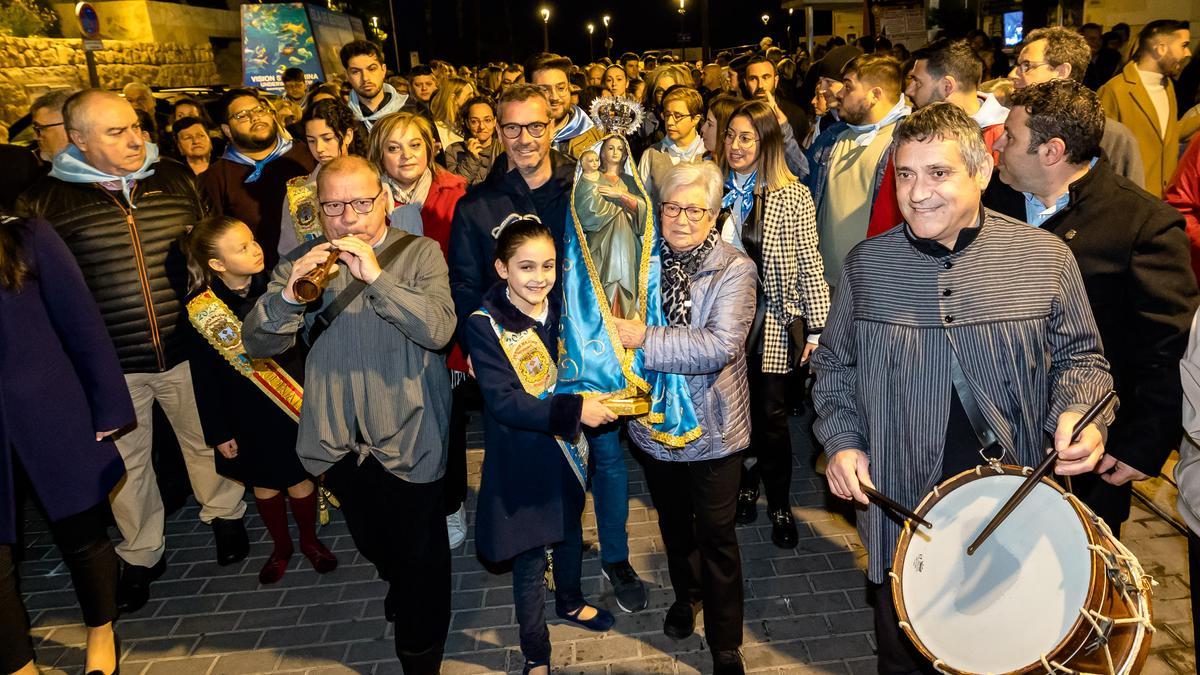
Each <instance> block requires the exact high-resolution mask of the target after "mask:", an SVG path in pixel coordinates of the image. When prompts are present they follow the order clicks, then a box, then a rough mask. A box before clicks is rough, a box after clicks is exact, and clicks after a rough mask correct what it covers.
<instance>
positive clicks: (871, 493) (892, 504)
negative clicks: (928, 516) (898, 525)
mask: <svg viewBox="0 0 1200 675" xmlns="http://www.w3.org/2000/svg"><path fill="white" fill-rule="evenodd" d="M858 487H859V489H860V490H862V491H863V492H864V493H866V495H867V496H868V497H870V498H872V499H874V500H875V501H877V502H879V503H880V504H882V505H884V506H886V507H888V508H889V509H891V510H893V511H895V512H896V513H898V514H900V515H902V516H904V517H905V518H907V519H909V520H911V521H913V522H915V523H917V524H918V525H924V526H925V527H927V528H929V529H931V530H932V529H933V524H932V523H930V522H929V521H928V520H925V519H924V518H922V517H921V516H918V515H917V514H916V513H914V512H912V511H909V510H908V509H906V508H904V507H903V506H901V505H900V502H897V501H896V500H894V499H892V498H891V497H889V496H887V495H885V494H883V493H882V492H880V491H879V490H876V489H875V488H873V487H870V486H869V485H862V484H860V485H859V486H858Z"/></svg>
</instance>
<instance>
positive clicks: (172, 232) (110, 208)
mask: <svg viewBox="0 0 1200 675" xmlns="http://www.w3.org/2000/svg"><path fill="white" fill-rule="evenodd" d="M133 203H134V204H136V205H137V208H136V209H132V210H131V209H130V208H129V205H128V204H126V203H125V198H124V196H123V195H122V194H121V193H120V192H114V191H110V190H105V189H104V188H102V187H100V186H99V185H96V184H83V183H66V182H63V181H61V180H58V179H57V178H51V177H49V176H47V177H46V178H43V179H42V180H41V181H39V182H38V183H37V184H35V185H34V186H33V187H32V188H30V190H29V191H28V192H27V193H25V195H23V196H22V198H21V200H20V202H19V204H18V207H17V208H18V211H19V212H20V213H22V214H23V215H27V216H35V215H36V216H38V217H41V218H44V219H46V220H47V221H49V222H50V223H52V224H53V225H54V229H55V230H57V232H58V234H59V236H61V237H62V239H63V241H65V242H66V243H67V246H68V247H69V248H70V249H71V253H73V254H74V255H75V259H76V260H77V261H78V262H79V267H80V268H81V269H82V270H83V276H84V279H85V280H86V281H87V285H88V288H90V289H91V290H92V295H93V296H94V297H95V298H96V304H98V305H99V306H100V313H101V314H103V315H104V324H105V326H106V327H107V328H108V334H109V335H110V336H111V337H112V340H113V344H114V345H116V348H117V356H118V357H120V359H121V368H122V370H124V371H125V372H126V373H156V372H162V371H164V370H169V369H170V368H173V367H175V366H176V365H178V364H180V363H182V362H184V361H186V360H187V355H188V349H189V348H190V346H191V344H192V341H193V340H195V339H196V337H195V333H194V331H193V330H192V328H191V326H190V325H188V319H187V316H186V315H185V313H184V304H183V299H184V297H186V290H187V264H186V262H185V260H184V256H183V253H182V251H181V250H180V248H179V238H180V236H181V235H182V234H183V233H184V231H185V229H186V228H188V227H191V226H192V225H194V224H195V223H196V221H197V220H199V219H200V218H202V217H203V216H204V215H205V214H207V213H208V212H209V208H208V202H207V198H205V197H204V196H203V195H202V193H201V192H200V191H199V190H198V189H197V187H196V184H195V182H194V181H193V179H192V172H191V171H190V170H188V168H187V167H185V166H184V165H183V164H180V163H179V162H176V161H175V160H172V159H167V158H163V159H160V160H159V161H158V163H157V164H155V168H154V175H153V176H150V177H149V178H146V179H145V180H141V181H138V183H137V186H136V188H135V189H134V192H133Z"/></svg>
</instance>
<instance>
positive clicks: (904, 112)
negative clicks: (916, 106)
mask: <svg viewBox="0 0 1200 675" xmlns="http://www.w3.org/2000/svg"><path fill="white" fill-rule="evenodd" d="M911 114H912V107H911V106H909V105H908V101H907V100H906V99H905V98H904V94H901V95H900V100H899V101H897V102H896V105H894V106H892V109H891V110H889V111H888V113H887V114H886V115H884V116H883V119H881V120H879V121H878V122H876V123H875V124H849V123H847V126H848V127H849V128H850V138H851V142H852V143H854V144H855V145H857V146H858V147H860V148H865V147H867V146H868V145H870V144H871V142H872V141H874V140H875V137H876V136H878V135H879V130H880V129H882V128H884V127H886V126H887V125H889V124H892V123H893V122H896V121H897V120H899V119H900V118H901V117H907V116H909V115H911Z"/></svg>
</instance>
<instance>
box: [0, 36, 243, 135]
mask: <svg viewBox="0 0 1200 675" xmlns="http://www.w3.org/2000/svg"><path fill="white" fill-rule="evenodd" d="M95 58H96V74H97V75H98V77H99V79H100V86H101V87H104V88H105V89H119V88H120V87H122V86H124V85H125V84H126V83H128V82H131V81H133V80H141V81H142V82H145V83H146V84H148V85H150V86H152V87H184V86H196V85H208V84H215V83H217V82H218V81H219V79H218V76H217V67H216V64H215V63H214V62H213V52H212V47H210V46H208V45H183V44H174V43H164V44H155V43H151V42H130V41H126V40H104V49H102V50H100V51H97V52H96V53H95ZM84 59H85V57H84V53H83V45H82V44H81V43H80V41H79V40H77V39H65V38H17V37H0V123H3V124H11V123H12V122H13V121H15V120H16V119H18V118H20V117H21V116H22V115H24V114H25V113H27V112H28V111H29V104H30V102H32V101H33V99H35V98H37V97H38V96H40V95H41V94H43V93H46V92H48V91H52V90H55V89H79V88H81V87H85V86H87V84H88V74H87V62H86V61H85V60H84Z"/></svg>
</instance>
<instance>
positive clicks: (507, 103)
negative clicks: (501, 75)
mask: <svg viewBox="0 0 1200 675" xmlns="http://www.w3.org/2000/svg"><path fill="white" fill-rule="evenodd" d="M564 60H565V59H564ZM542 72H543V73H545V72H547V71H542ZM549 72H552V73H554V74H555V76H557V74H558V73H559V70H557V68H555V69H553V70H550V71H549ZM565 81H566V80H565V79H564V80H563V82H565ZM544 91H545V90H544V89H543V88H541V87H535V86H531V85H522V84H518V85H514V86H512V87H510V88H509V89H507V90H505V92H504V94H503V95H501V96H500V101H499V103H498V104H497V113H498V115H499V119H498V120H497V133H499V134H500V142H501V143H502V144H503V145H504V154H503V155H501V156H500V157H497V158H496V161H495V162H494V163H493V164H492V171H491V173H489V174H488V177H487V179H485V180H484V181H483V182H482V183H480V184H478V185H476V186H475V187H473V188H471V190H470V191H469V192H468V193H467V195H466V196H465V197H463V198H462V199H461V200H459V202H458V206H457V208H455V210H454V221H453V222H452V223H451V224H450V292H451V293H452V294H453V296H454V309H455V311H456V312H457V314H458V317H459V324H460V325H461V324H463V323H465V319H466V317H467V316H469V315H470V314H471V312H474V311H475V310H476V309H479V307H480V303H481V301H482V298H483V294H484V292H485V291H487V289H489V288H491V287H492V286H493V285H495V284H496V283H497V282H498V281H499V280H500V278H499V277H498V276H497V274H496V267H495V265H493V264H492V263H493V260H494V259H495V250H496V239H495V237H494V236H493V235H492V231H493V229H494V228H495V227H496V225H497V224H498V223H500V222H501V221H503V220H504V219H505V218H506V217H508V216H509V215H510V214H514V213H516V214H535V215H537V217H538V218H540V219H541V221H542V222H543V223H544V224H545V225H546V227H548V228H550V232H551V233H552V234H553V235H554V243H555V248H556V249H557V251H558V260H560V261H561V260H562V259H563V256H562V245H563V228H564V227H565V226H566V224H567V214H568V213H569V211H570V208H571V205H570V201H571V183H572V182H573V181H574V178H575V162H574V161H572V160H571V158H570V157H567V156H565V155H563V154H562V153H561V152H558V151H556V150H553V149H552V148H551V147H550V146H551V138H552V137H553V134H554V126H553V122H552V119H553V115H552V113H551V104H550V103H549V102H548V101H547V100H546V94H545V93H544ZM557 292H558V291H556V293H557ZM588 444H589V445H590V446H591V452H592V457H593V458H594V459H595V465H596V470H595V475H594V476H593V477H592V496H593V498H594V499H595V506H596V522H597V528H598V530H599V538H600V561H601V572H602V573H603V574H604V576H605V578H607V579H608V580H609V581H610V582H611V583H612V584H613V588H614V590H615V595H616V598H617V604H618V605H620V607H621V609H623V610H625V611H627V612H636V611H640V610H642V609H645V608H646V604H647V595H646V587H645V585H644V584H643V583H642V580H641V579H639V578H638V575H637V572H635V571H634V570H633V567H632V566H631V565H630V564H629V541H628V536H627V534H626V532H625V524H626V521H628V519H629V486H628V474H627V471H626V467H625V454H624V451H623V450H622V449H621V439H620V430H619V429H618V428H617V426H616V425H615V424H614V425H608V426H607V427H605V429H604V431H603V432H602V433H598V434H589V435H588Z"/></svg>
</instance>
